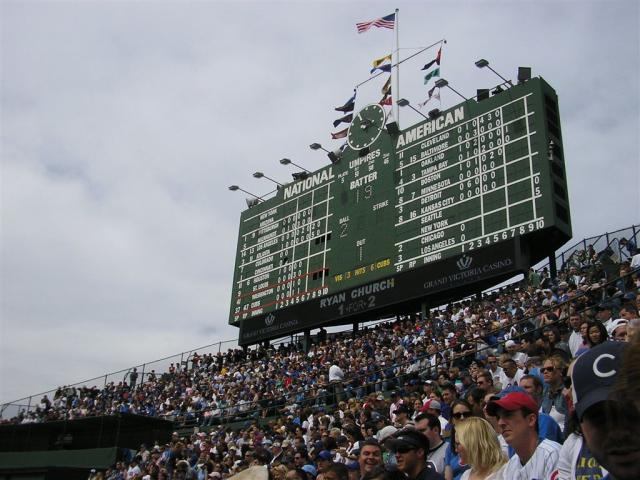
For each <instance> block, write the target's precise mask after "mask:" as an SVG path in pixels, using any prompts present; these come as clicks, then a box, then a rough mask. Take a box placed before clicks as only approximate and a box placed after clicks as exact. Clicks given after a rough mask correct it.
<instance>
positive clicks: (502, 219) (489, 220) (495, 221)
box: [484, 208, 508, 234]
mask: <svg viewBox="0 0 640 480" xmlns="http://www.w3.org/2000/svg"><path fill="white" fill-rule="evenodd" d="M507 227H508V222H507V209H506V208H503V209H502V210H497V211H495V212H492V213H490V214H488V215H487V216H485V217H484V233H485V234H489V233H492V232H496V231H498V230H502V229H504V228H507Z"/></svg>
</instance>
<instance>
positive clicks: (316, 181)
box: [284, 167, 333, 200]
mask: <svg viewBox="0 0 640 480" xmlns="http://www.w3.org/2000/svg"><path fill="white" fill-rule="evenodd" d="M331 168H332V167H329V168H328V169H327V170H323V171H321V172H318V173H315V174H313V175H311V176H310V177H308V178H306V179H304V180H300V181H299V182H295V183H293V184H291V185H287V186H286V187H284V198H285V200H286V199H287V198H289V197H291V196H293V195H299V194H300V193H302V192H304V191H307V190H309V189H310V188H313V187H315V186H317V185H320V184H321V183H323V182H326V181H327V180H333V172H332V171H331Z"/></svg>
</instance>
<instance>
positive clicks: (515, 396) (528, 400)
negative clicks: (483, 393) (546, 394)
mask: <svg viewBox="0 0 640 480" xmlns="http://www.w3.org/2000/svg"><path fill="white" fill-rule="evenodd" d="M521 408H527V409H529V410H531V411H532V412H537V411H538V404H537V403H536V401H535V400H534V399H533V397H532V396H531V395H529V394H528V393H524V392H512V393H507V394H506V395H505V396H504V397H502V398H501V399H500V400H493V401H491V402H489V403H488V404H487V413H488V414H489V415H491V416H492V417H495V416H496V414H497V413H498V410H500V409H502V410H506V411H508V412H512V411H514V410H519V409H521Z"/></svg>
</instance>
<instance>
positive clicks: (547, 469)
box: [504, 440, 561, 480]
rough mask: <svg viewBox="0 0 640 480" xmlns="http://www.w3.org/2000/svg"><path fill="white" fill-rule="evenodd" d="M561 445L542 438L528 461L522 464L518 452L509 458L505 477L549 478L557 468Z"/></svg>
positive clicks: (514, 478) (534, 479) (512, 478)
mask: <svg viewBox="0 0 640 480" xmlns="http://www.w3.org/2000/svg"><path fill="white" fill-rule="evenodd" d="M560 448H561V445H560V444H559V443H556V442H553V441H551V440H542V441H541V442H540V443H539V444H538V447H537V448H536V451H535V452H533V455H532V456H531V458H530V459H529V461H528V462H527V463H525V464H524V465H522V464H521V463H520V458H519V457H518V454H517V453H515V454H514V455H513V457H511V458H510V459H509V463H507V468H506V469H505V471H504V478H508V479H509V480H547V479H549V478H551V475H552V474H553V473H554V472H555V470H556V465H557V463H558V457H559V455H560Z"/></svg>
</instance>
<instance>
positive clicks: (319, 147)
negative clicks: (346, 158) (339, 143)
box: [309, 143, 342, 164]
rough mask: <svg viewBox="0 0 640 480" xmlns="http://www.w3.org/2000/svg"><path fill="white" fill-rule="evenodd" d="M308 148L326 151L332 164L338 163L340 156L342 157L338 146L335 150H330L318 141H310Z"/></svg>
mask: <svg viewBox="0 0 640 480" xmlns="http://www.w3.org/2000/svg"><path fill="white" fill-rule="evenodd" d="M309 148H310V149H311V150H324V151H325V152H327V157H329V160H331V163H333V164H336V163H338V162H339V161H340V158H341V157H342V148H338V149H337V150H334V151H333V152H330V151H329V150H327V149H326V148H324V147H323V146H322V145H320V144H319V143H312V144H311V145H309Z"/></svg>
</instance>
